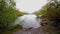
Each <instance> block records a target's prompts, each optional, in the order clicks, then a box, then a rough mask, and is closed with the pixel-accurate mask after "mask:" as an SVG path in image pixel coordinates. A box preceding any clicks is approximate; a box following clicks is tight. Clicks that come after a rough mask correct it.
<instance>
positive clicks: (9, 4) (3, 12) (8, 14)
mask: <svg viewBox="0 0 60 34" xmlns="http://www.w3.org/2000/svg"><path fill="white" fill-rule="evenodd" d="M15 5H16V4H15V2H14V0H1V1H0V33H1V32H2V31H5V30H9V29H11V28H12V24H13V22H14V20H15V19H16V18H17V17H18V14H17V12H18V10H16V8H15ZM20 13H21V12H20ZM20 16H21V15H20Z"/></svg>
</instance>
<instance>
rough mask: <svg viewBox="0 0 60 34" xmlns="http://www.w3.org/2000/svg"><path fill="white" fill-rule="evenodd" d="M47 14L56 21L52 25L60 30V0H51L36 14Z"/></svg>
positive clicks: (47, 16) (51, 19) (48, 17)
mask: <svg viewBox="0 0 60 34" xmlns="http://www.w3.org/2000/svg"><path fill="white" fill-rule="evenodd" d="M41 14H43V15H45V16H46V18H47V19H48V20H50V21H54V22H53V23H52V24H51V25H52V26H54V27H56V28H57V29H58V30H60V0H49V2H48V3H47V4H46V5H45V6H44V7H43V8H42V9H41V10H39V11H38V12H36V15H41Z"/></svg>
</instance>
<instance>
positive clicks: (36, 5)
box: [15, 0, 47, 13]
mask: <svg viewBox="0 0 60 34" xmlns="http://www.w3.org/2000/svg"><path fill="white" fill-rule="evenodd" d="M15 2H16V8H17V9H19V10H20V11H22V12H28V13H32V12H35V11H38V10H39V9H41V8H42V7H43V6H44V5H45V4H46V3H47V0H15Z"/></svg>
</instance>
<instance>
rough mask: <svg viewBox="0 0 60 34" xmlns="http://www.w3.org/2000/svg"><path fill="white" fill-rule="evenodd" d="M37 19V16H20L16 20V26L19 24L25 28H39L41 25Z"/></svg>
mask: <svg viewBox="0 0 60 34" xmlns="http://www.w3.org/2000/svg"><path fill="white" fill-rule="evenodd" d="M36 17H37V16H36V15H34V14H28V15H24V16H20V17H18V18H17V19H16V21H15V25H17V24H19V25H22V26H23V28H30V27H33V28H38V27H40V26H41V25H40V23H39V21H38V19H37V18H36Z"/></svg>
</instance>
